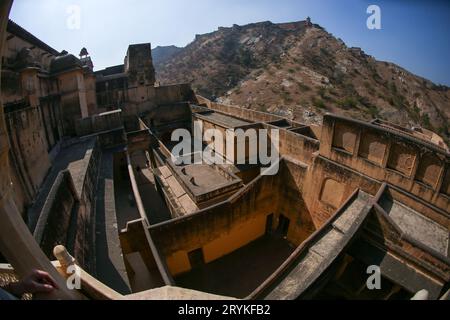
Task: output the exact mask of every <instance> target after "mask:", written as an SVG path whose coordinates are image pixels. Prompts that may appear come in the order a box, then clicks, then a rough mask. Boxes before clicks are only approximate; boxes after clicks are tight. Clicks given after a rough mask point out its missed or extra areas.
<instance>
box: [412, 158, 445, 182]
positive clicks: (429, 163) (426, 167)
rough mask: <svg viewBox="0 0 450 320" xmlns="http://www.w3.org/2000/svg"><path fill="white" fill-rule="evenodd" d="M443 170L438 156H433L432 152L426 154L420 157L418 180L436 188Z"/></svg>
mask: <svg viewBox="0 0 450 320" xmlns="http://www.w3.org/2000/svg"><path fill="white" fill-rule="evenodd" d="M441 171H442V163H441V161H440V160H439V159H438V158H436V157H433V155H431V154H425V155H424V156H422V157H421V158H420V162H419V166H418V168H417V174H416V180H417V181H419V182H421V183H423V184H425V185H427V186H430V187H432V188H435V187H436V185H437V184H438V182H439V177H440V175H441Z"/></svg>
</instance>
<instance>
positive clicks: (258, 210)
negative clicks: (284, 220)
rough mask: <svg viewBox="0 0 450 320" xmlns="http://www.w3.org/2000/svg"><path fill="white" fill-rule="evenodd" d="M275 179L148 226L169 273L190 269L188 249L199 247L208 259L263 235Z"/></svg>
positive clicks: (265, 179) (273, 201) (273, 200)
mask: <svg viewBox="0 0 450 320" xmlns="http://www.w3.org/2000/svg"><path fill="white" fill-rule="evenodd" d="M277 183H278V181H277V178H276V177H263V178H261V179H259V180H258V181H257V182H255V183H254V184H253V185H252V186H251V187H249V188H248V189H247V190H246V191H244V192H243V193H241V194H240V195H238V196H237V197H236V198H234V199H232V200H231V201H227V202H224V203H222V204H219V205H217V206H214V207H212V208H210V209H207V210H205V211H202V212H199V213H197V214H194V215H192V216H188V217H185V218H181V219H179V220H178V221H172V222H169V223H163V224H160V225H156V226H152V227H150V232H151V235H152V238H153V239H154V241H155V244H156V245H157V246H158V247H159V248H160V250H161V254H162V256H163V257H165V258H166V259H167V264H168V266H169V269H170V271H171V273H172V275H177V274H180V273H183V272H187V271H189V270H190V269H191V267H190V264H189V259H188V253H189V252H190V251H193V250H196V249H198V248H202V249H203V250H204V256H205V262H206V263H209V262H212V261H214V260H216V259H218V258H220V257H222V256H224V255H226V254H228V253H231V252H233V251H235V250H237V249H239V248H240V247H242V246H244V245H246V244H248V243H250V242H251V241H253V240H256V239H257V238H259V237H260V236H262V235H264V233H265V223H266V217H267V216H268V215H270V214H272V213H274V212H275V211H276V206H277V202H278V199H277V194H276V193H274V192H272V191H273V190H274V189H275V187H274V186H275V185H276V184H277Z"/></svg>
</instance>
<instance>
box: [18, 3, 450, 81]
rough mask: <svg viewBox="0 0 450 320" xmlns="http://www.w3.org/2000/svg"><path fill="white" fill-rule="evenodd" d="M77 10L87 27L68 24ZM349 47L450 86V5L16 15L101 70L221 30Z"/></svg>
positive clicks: (246, 6) (22, 7)
mask: <svg viewBox="0 0 450 320" xmlns="http://www.w3.org/2000/svg"><path fill="white" fill-rule="evenodd" d="M371 4H376V5H378V6H380V8H381V13H382V29H381V30H369V29H368V28H367V27H366V20H367V18H368V16H369V15H368V14H367V13H366V10H367V7H368V6H369V5H371ZM71 5H77V6H78V7H79V8H80V9H81V12H80V17H81V20H80V28H79V29H76V28H75V29H73V28H69V27H68V21H73V20H70V14H69V13H68V12H67V10H68V8H70V6H71ZM306 16H311V18H312V20H313V22H315V23H318V24H320V25H322V26H323V27H325V28H326V29H327V30H328V31H329V32H330V33H332V34H333V35H335V36H336V37H339V38H341V39H342V40H344V42H345V43H346V44H347V45H348V46H356V47H361V48H363V49H364V50H365V51H366V52H367V53H368V54H371V55H373V56H375V57H376V58H377V59H379V60H385V61H391V62H394V63H397V64H399V65H400V66H402V67H405V68H406V69H408V70H410V71H412V72H413V73H415V74H418V75H420V76H423V77H425V78H428V79H430V80H432V81H434V82H436V83H441V84H446V85H449V86H450V61H449V60H450V40H449V39H450V36H449V31H450V1H445V0H442V1H439V0H435V1H430V0H428V1H425V0H424V1H420V0H390V1H388V0H384V1H376V0H320V1H319V0H315V1H302V0H189V1H186V0H15V1H14V5H13V9H12V12H11V18H12V19H13V20H14V21H15V22H17V23H18V24H20V25H21V26H23V27H24V28H25V29H27V30H28V31H30V32H32V33H33V34H35V35H36V36H37V37H39V38H40V39H41V40H43V41H44V42H46V43H48V44H49V45H50V46H52V47H54V48H55V49H57V50H63V49H65V50H67V51H69V52H71V53H74V54H78V53H79V51H80V49H81V48H82V47H83V46H85V47H87V49H88V51H89V53H90V54H91V56H92V58H93V60H94V64H95V68H96V69H101V68H104V67H107V66H111V65H116V64H120V63H123V58H124V56H125V53H126V50H127V47H128V45H129V44H130V43H142V42H151V43H152V46H153V47H155V46H157V45H171V44H174V45H177V46H185V45H186V44H188V43H189V42H191V41H192V40H193V39H194V37H195V35H196V34H202V33H208V32H212V31H214V30H217V28H218V27H219V26H224V27H225V26H231V25H233V24H240V25H242V24H247V23H252V22H258V21H267V20H270V21H272V22H288V21H298V20H304V19H305V17H306Z"/></svg>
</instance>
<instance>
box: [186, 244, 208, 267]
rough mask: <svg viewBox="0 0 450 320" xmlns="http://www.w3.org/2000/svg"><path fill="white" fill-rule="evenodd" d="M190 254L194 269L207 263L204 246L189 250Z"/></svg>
mask: <svg viewBox="0 0 450 320" xmlns="http://www.w3.org/2000/svg"><path fill="white" fill-rule="evenodd" d="M188 256H189V262H190V263H191V268H192V269H197V268H200V267H202V266H204V265H205V257H204V256H203V250H202V248H200V249H197V250H194V251H191V252H189V253H188Z"/></svg>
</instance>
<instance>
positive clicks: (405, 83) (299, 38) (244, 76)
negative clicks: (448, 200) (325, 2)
mask: <svg viewBox="0 0 450 320" xmlns="http://www.w3.org/2000/svg"><path fill="white" fill-rule="evenodd" d="M153 55H154V63H155V68H156V71H157V77H158V80H159V81H160V82H161V83H162V84H170V83H177V82H192V84H193V87H194V89H195V90H196V91H197V92H198V93H200V94H202V95H205V96H207V97H209V98H211V97H212V98H218V100H219V101H222V102H224V103H229V104H237V105H241V106H244V107H246V108H251V109H255V110H262V111H268V112H273V113H277V114H281V115H284V116H288V117H291V118H293V119H296V120H299V121H304V122H306V123H314V122H317V121H319V119H320V115H322V114H324V113H326V112H333V113H337V114H341V115H346V116H350V117H354V118H359V119H363V120H370V119H372V118H381V119H386V120H389V121H392V122H394V123H398V124H401V125H404V126H422V127H425V128H428V129H431V130H433V131H435V132H437V133H439V134H441V135H444V136H445V137H446V138H447V139H448V137H449V136H450V134H449V125H448V119H449V118H450V89H449V88H448V87H446V86H439V85H436V84H434V83H432V82H431V81H429V80H426V79H424V78H422V77H419V76H416V75H414V74H412V73H410V72H408V71H407V70H405V69H403V68H401V67H399V66H397V65H395V64H393V63H389V62H381V61H377V60H376V59H374V58H373V57H371V56H369V55H367V54H365V53H364V51H363V50H362V49H360V48H349V47H347V46H346V45H345V43H344V42H343V41H342V40H341V39H336V38H335V37H334V36H333V35H332V34H330V33H328V32H327V31H326V30H325V29H324V28H322V27H321V26H319V25H317V24H308V23H307V22H306V21H299V22H292V23H281V24H275V23H271V22H269V21H266V22H261V23H252V24H248V25H245V26H238V25H234V26H232V27H227V28H224V27H220V28H219V29H218V30H217V31H214V32H211V33H208V34H204V35H197V36H196V38H195V40H194V41H193V42H192V43H190V44H189V45H187V46H186V47H184V48H178V47H174V46H170V47H158V48H155V49H154V50H153Z"/></svg>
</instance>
